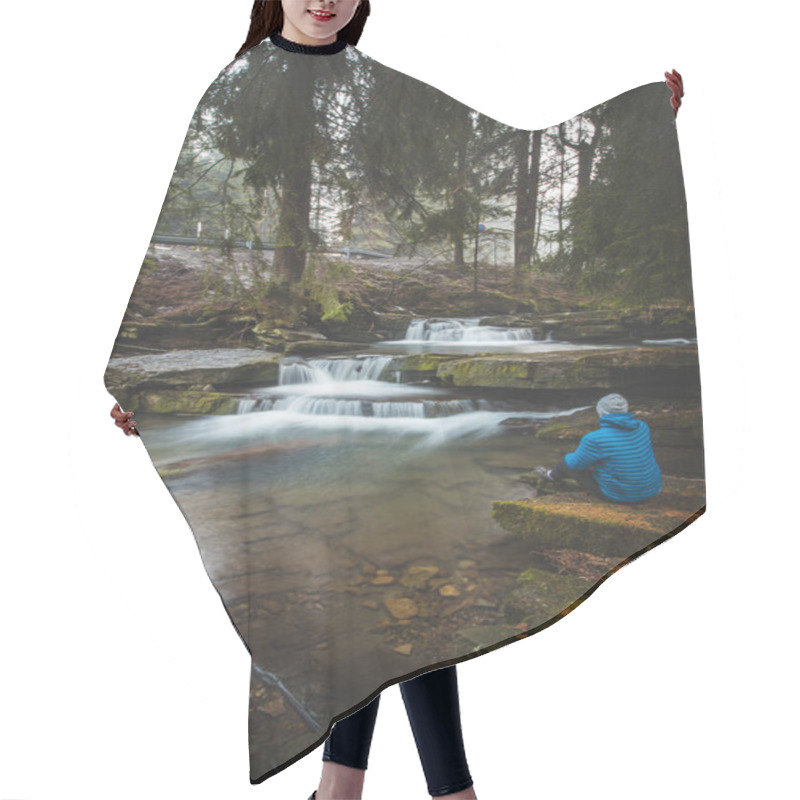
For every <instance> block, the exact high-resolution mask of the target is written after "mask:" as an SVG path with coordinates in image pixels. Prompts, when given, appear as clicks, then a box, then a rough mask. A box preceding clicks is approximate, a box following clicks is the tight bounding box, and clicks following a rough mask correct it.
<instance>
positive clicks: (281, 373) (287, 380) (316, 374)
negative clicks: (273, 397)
mask: <svg viewBox="0 0 800 800" xmlns="http://www.w3.org/2000/svg"><path fill="white" fill-rule="evenodd" d="M392 358H393V357H392V356H358V357H355V358H347V357H343V358H312V359H309V360H308V361H297V362H294V363H291V364H283V363H281V364H280V365H279V367H278V385H279V386H286V385H288V384H293V383H332V382H334V381H366V380H372V381H377V380H380V376H381V373H382V372H383V371H384V369H385V368H386V367H387V366H388V365H389V364H390V363H391V362H392Z"/></svg>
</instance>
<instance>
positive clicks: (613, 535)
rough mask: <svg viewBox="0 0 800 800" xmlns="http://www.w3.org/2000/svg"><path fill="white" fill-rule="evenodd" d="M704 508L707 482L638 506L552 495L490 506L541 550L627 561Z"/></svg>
mask: <svg viewBox="0 0 800 800" xmlns="http://www.w3.org/2000/svg"><path fill="white" fill-rule="evenodd" d="M704 507H705V484H704V482H703V481H702V480H696V481H692V482H690V483H689V484H683V486H682V487H681V486H677V487H676V488H675V489H673V490H669V489H668V490H667V491H662V493H661V494H660V495H658V496H656V497H654V498H651V499H650V500H647V501H644V502H642V503H631V504H621V503H620V504H617V503H606V502H603V501H602V500H594V499H589V498H581V497H579V496H577V495H552V496H548V497H537V498H530V499H523V500H504V501H499V500H498V501H495V502H494V503H492V517H493V518H494V519H495V520H496V521H497V522H498V523H499V524H500V526H501V527H503V528H504V529H505V530H507V531H509V532H510V533H513V534H514V535H516V536H521V537H524V538H526V539H530V540H531V541H532V542H533V543H535V544H537V545H540V546H544V547H565V548H569V549H571V550H579V551H581V552H584V553H593V554H595V555H600V556H618V557H620V558H626V557H629V556H631V555H633V554H635V553H637V552H639V551H640V550H642V549H643V548H646V547H648V546H649V545H651V544H652V543H653V542H654V541H656V540H657V539H660V538H661V537H663V536H665V535H667V534H669V533H671V532H672V531H674V530H676V529H677V528H678V527H680V526H682V525H684V524H685V523H686V522H687V521H688V520H690V519H692V518H693V517H694V516H695V515H697V514H698V513H702V511H701V509H703V508H704Z"/></svg>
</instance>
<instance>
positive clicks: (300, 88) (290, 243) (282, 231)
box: [273, 80, 315, 284]
mask: <svg viewBox="0 0 800 800" xmlns="http://www.w3.org/2000/svg"><path fill="white" fill-rule="evenodd" d="M285 111H286V113H287V114H291V117H292V119H291V126H290V128H289V129H290V130H291V132H292V148H291V155H290V156H289V157H288V158H287V164H286V166H285V168H284V173H283V180H282V184H281V192H280V212H279V214H278V230H277V240H278V242H277V247H276V248H275V258H274V260H273V270H274V274H275V279H276V280H277V281H278V282H279V283H291V284H294V283H297V282H298V281H300V279H301V278H302V277H303V271H304V270H305V266H306V254H307V250H308V245H309V242H310V238H311V237H310V233H311V231H310V227H309V222H310V216H311V172H312V170H311V167H312V152H313V143H314V135H315V119H314V84H313V83H312V82H310V81H305V80H300V81H297V91H296V93H295V95H294V97H293V100H292V106H291V108H287V109H286V110H285Z"/></svg>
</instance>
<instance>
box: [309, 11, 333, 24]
mask: <svg viewBox="0 0 800 800" xmlns="http://www.w3.org/2000/svg"><path fill="white" fill-rule="evenodd" d="M308 13H309V14H311V16H312V17H314V19H319V20H323V21H324V20H328V19H331V17H335V16H336V14H332V13H331V12H330V11H317V10H315V9H309V11H308Z"/></svg>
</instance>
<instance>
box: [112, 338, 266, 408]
mask: <svg viewBox="0 0 800 800" xmlns="http://www.w3.org/2000/svg"><path fill="white" fill-rule="evenodd" d="M279 360H280V354H279V353H276V352H272V351H267V350H255V349H249V348H215V349H208V350H172V351H170V352H168V353H154V354H148V355H140V356H126V357H125V358H114V359H111V360H110V361H109V363H108V366H107V368H106V372H105V375H104V382H105V385H106V388H107V389H108V391H109V392H110V393H111V394H112V395H114V397H116V398H117V399H118V400H119V401H120V403H123V405H124V404H126V403H129V402H130V398H131V397H132V396H133V395H136V394H139V393H141V392H143V391H159V392H160V391H166V390H172V391H184V390H187V389H191V388H192V387H193V386H206V385H207V384H211V385H213V386H215V387H221V386H232V385H236V384H253V383H263V384H276V383H277V382H278V362H279Z"/></svg>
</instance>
